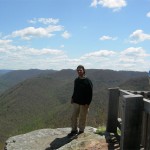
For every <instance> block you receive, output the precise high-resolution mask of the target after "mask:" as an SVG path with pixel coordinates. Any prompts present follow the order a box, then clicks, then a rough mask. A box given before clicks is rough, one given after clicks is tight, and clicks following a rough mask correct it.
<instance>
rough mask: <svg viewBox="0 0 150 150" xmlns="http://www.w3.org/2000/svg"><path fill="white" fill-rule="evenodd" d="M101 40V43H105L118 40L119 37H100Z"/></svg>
mask: <svg viewBox="0 0 150 150" xmlns="http://www.w3.org/2000/svg"><path fill="white" fill-rule="evenodd" d="M99 39H100V40H101V41H105V40H117V37H111V36H107V35H104V36H102V37H100V38H99Z"/></svg>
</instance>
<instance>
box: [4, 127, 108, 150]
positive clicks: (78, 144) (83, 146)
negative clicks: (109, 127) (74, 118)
mask: <svg viewBox="0 0 150 150" xmlns="http://www.w3.org/2000/svg"><path fill="white" fill-rule="evenodd" d="M70 131H71V128H57V129H40V130H36V131H32V132H29V133H26V134H22V135H17V136H14V137H10V138H9V139H8V140H7V141H6V146H5V150H56V149H58V150H93V149H94V150H98V149H99V150H106V149H107V143H106V140H105V137H104V136H100V135H98V134H96V133H95V131H96V129H95V128H93V127H86V129H85V133H83V134H80V135H78V136H77V137H74V138H68V137H67V134H68V133H69V132H70Z"/></svg>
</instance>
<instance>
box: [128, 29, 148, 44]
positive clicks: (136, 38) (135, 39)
mask: <svg viewBox="0 0 150 150" xmlns="http://www.w3.org/2000/svg"><path fill="white" fill-rule="evenodd" d="M145 40H150V34H146V33H144V32H143V30H136V31H134V32H133V33H132V34H131V35H130V42H131V43H134V44H137V43H139V42H143V41H145Z"/></svg>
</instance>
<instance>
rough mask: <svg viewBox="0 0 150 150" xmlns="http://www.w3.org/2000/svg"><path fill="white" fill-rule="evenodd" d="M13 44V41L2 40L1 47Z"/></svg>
mask: <svg viewBox="0 0 150 150" xmlns="http://www.w3.org/2000/svg"><path fill="white" fill-rule="evenodd" d="M11 42H12V40H0V47H1V45H7V44H9V43H11Z"/></svg>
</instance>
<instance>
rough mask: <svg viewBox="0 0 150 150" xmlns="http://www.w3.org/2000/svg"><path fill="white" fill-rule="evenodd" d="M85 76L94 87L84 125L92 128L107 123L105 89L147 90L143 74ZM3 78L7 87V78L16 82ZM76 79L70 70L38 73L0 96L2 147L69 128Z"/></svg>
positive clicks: (99, 72) (92, 73)
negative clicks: (12, 139) (50, 130)
mask: <svg viewBox="0 0 150 150" xmlns="http://www.w3.org/2000/svg"><path fill="white" fill-rule="evenodd" d="M27 72H28V71H27ZM23 74H25V72H24V73H23ZM86 74H87V76H88V77H89V78H90V79H91V80H92V82H93V86H94V89H93V101H92V103H91V106H90V111H89V116H88V122H87V125H90V126H93V127H98V126H99V125H104V124H105V122H106V116H107V102H108V88H110V87H116V86H117V87H122V88H124V89H129V88H133V87H135V86H136V88H135V89H138V90H143V87H147V90H148V89H149V85H148V79H147V73H146V72H133V71H113V70H99V69H90V70H87V73H86ZM5 75H6V76H7V78H5V79H6V81H7V82H8V84H9V81H10V82H12V80H10V79H9V78H12V77H13V78H15V75H16V76H17V78H18V79H19V75H18V74H17V71H16V73H15V74H12V75H13V76H9V77H8V75H7V74H5ZM34 75H35V74H34ZM20 76H22V73H21V74H20ZM76 76H77V74H76V71H75V70H71V69H64V70H60V71H52V72H51V71H50V72H49V71H47V72H44V73H42V72H40V73H37V74H36V75H35V76H31V77H30V78H27V79H24V80H23V81H22V82H21V81H20V82H19V83H18V84H15V85H14V86H13V87H11V88H9V89H7V90H5V91H4V92H3V93H1V95H0V120H1V123H0V141H1V144H3V142H4V141H5V140H6V139H7V138H8V137H10V136H13V135H17V134H21V133H26V132H29V131H32V130H35V129H40V128H57V127H69V126H70V117H71V116H70V115H71V104H70V99H71V96H72V91H73V83H74V79H75V77H76ZM3 78H4V76H3ZM20 78H21V77H20ZM137 83H140V84H137ZM131 90H132V89H131ZM144 90H146V88H145V89H144Z"/></svg>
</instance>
